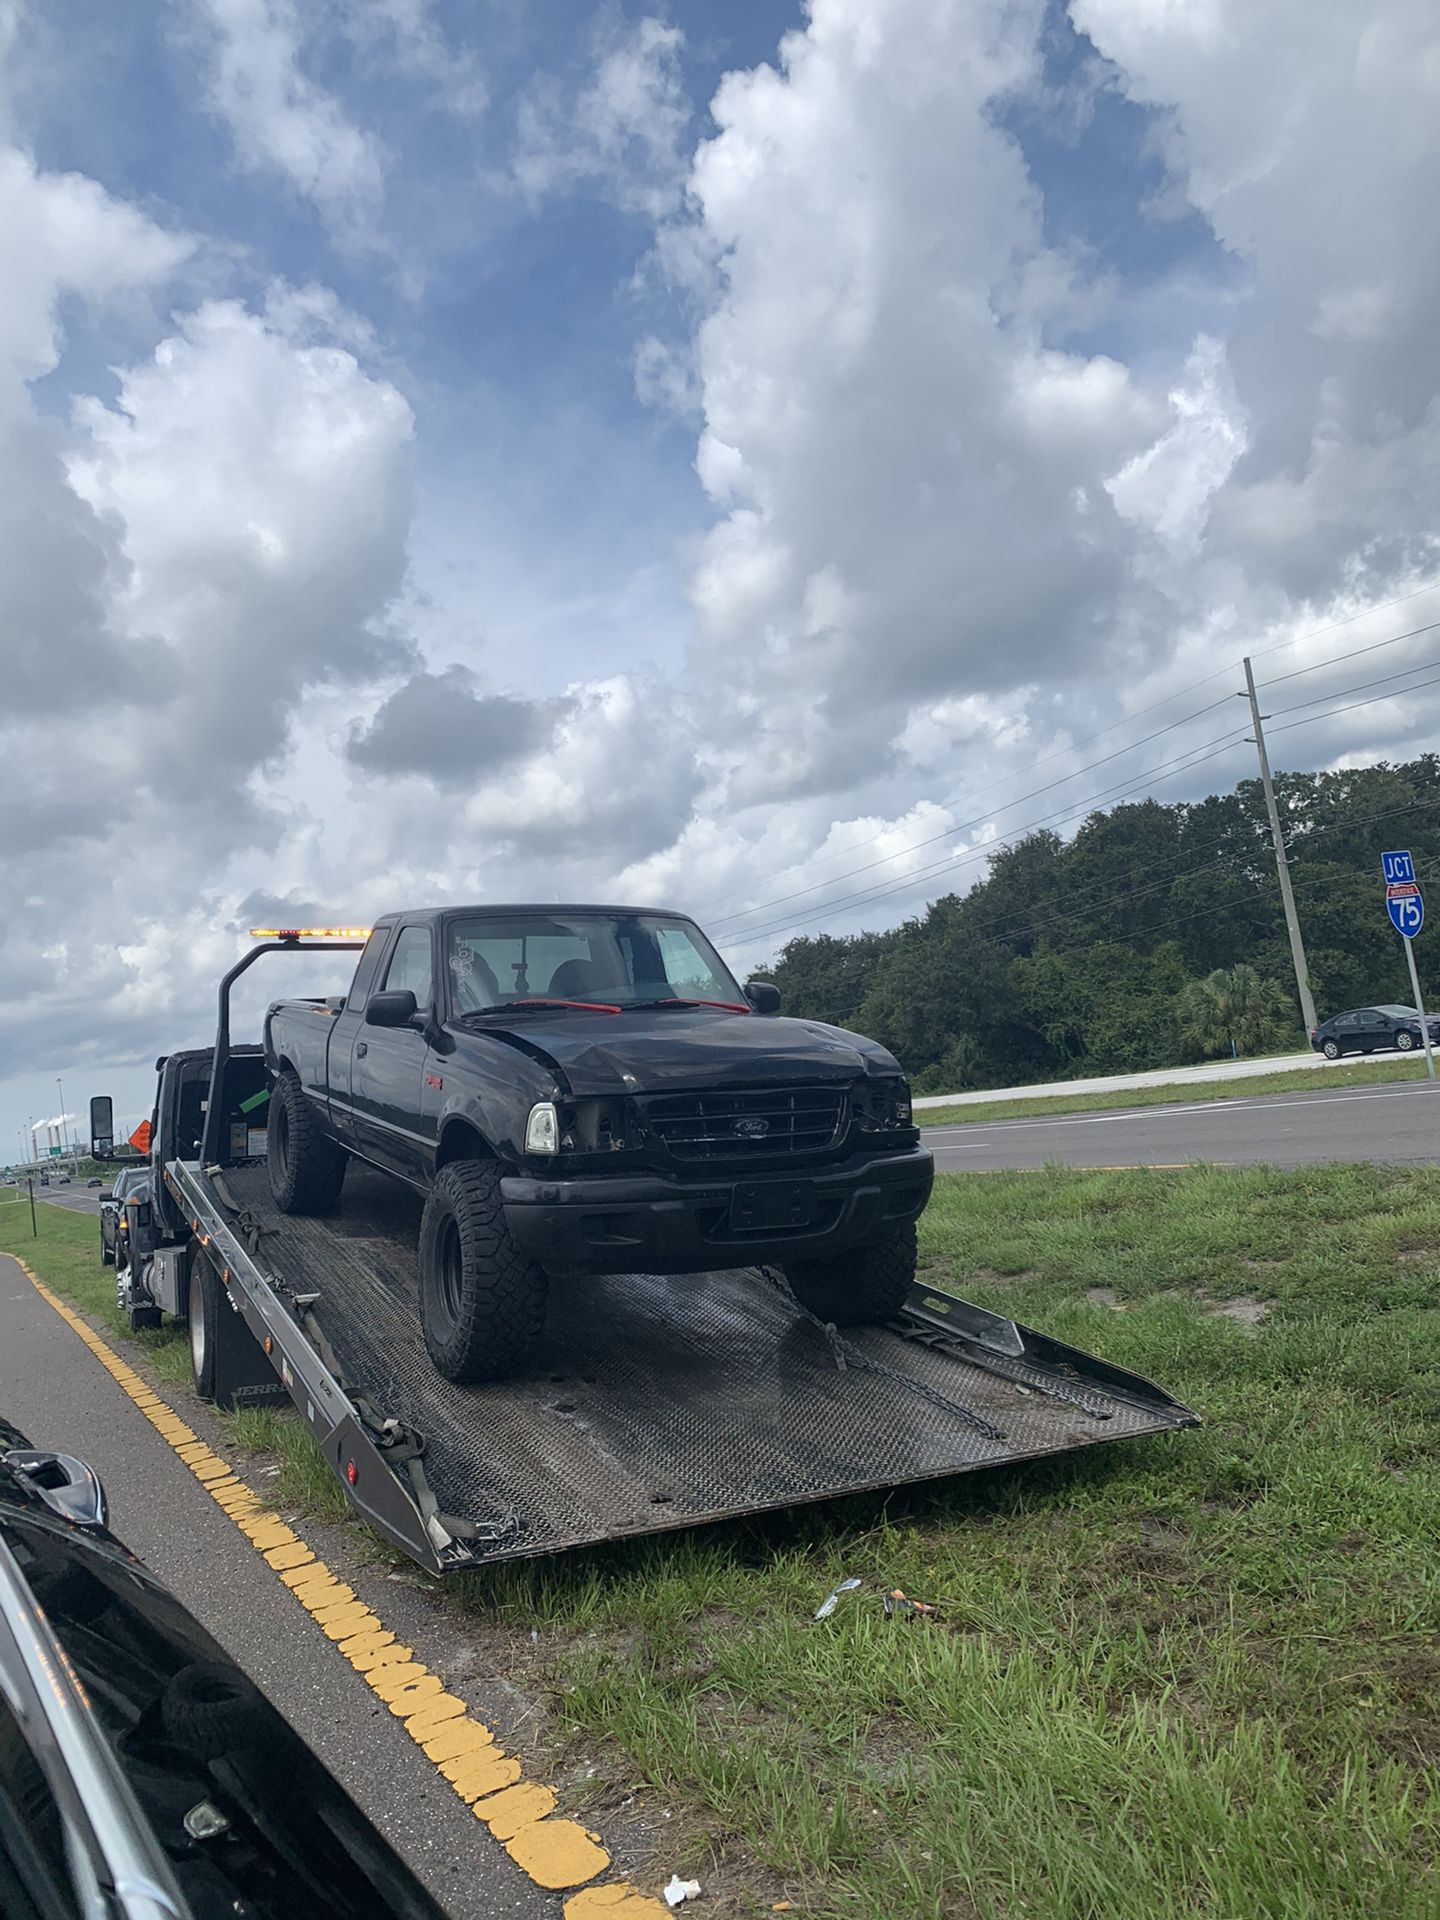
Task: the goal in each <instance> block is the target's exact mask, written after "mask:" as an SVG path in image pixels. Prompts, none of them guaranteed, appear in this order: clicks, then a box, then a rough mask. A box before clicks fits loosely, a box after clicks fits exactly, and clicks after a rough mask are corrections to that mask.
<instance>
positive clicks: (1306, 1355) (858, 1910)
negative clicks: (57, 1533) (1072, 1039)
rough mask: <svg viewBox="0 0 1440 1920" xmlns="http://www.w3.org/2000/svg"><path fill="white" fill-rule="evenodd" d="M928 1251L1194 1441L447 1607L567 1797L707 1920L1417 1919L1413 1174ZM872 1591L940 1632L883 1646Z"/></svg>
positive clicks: (980, 1191)
mask: <svg viewBox="0 0 1440 1920" xmlns="http://www.w3.org/2000/svg"><path fill="white" fill-rule="evenodd" d="M45 1211H46V1212H47V1214H48V1215H49V1218H48V1219H47V1222H46V1225H45V1228H44V1230H43V1231H44V1238H43V1240H42V1242H41V1244H40V1246H39V1248H38V1249H37V1250H36V1251H35V1252H33V1253H32V1252H31V1250H30V1247H29V1246H28V1245H27V1242H28V1235H29V1222H28V1210H27V1218H26V1220H25V1222H24V1233H23V1235H22V1234H20V1233H19V1232H18V1231H17V1225H16V1223H13V1222H12V1221H11V1220H9V1219H8V1218H4V1217H0V1245H3V1246H5V1247H7V1248H9V1247H13V1248H14V1250H16V1251H19V1252H21V1253H23V1254H26V1256H27V1257H29V1258H31V1259H32V1260H33V1261H34V1262H35V1264H37V1266H38V1267H39V1268H40V1270H41V1271H42V1272H43V1273H44V1274H45V1277H46V1278H48V1279H49V1280H50V1281H51V1283H52V1284H53V1285H55V1286H57V1287H59V1288H61V1289H62V1290H63V1291H65V1292H67V1293H68V1294H70V1295H71V1297H72V1298H75V1299H77V1300H79V1301H80V1302H81V1304H83V1305H86V1306H88V1307H91V1308H92V1310H95V1311H99V1312H101V1313H102V1314H103V1313H104V1308H105V1296H106V1294H107V1292H108V1291H109V1289H110V1280H109V1275H108V1272H106V1273H104V1274H103V1275H101V1270H100V1269H99V1268H98V1267H97V1266H95V1264H94V1255H93V1233H94V1226H93V1222H90V1221H88V1220H77V1217H76V1216H73V1215H68V1214H63V1213H61V1212H60V1211H59V1210H58V1209H48V1210H45ZM80 1228H83V1229H84V1230H85V1231H84V1233H83V1235H82V1234H81V1233H80V1232H79V1231H78V1229H80ZM923 1244H924V1257H925V1259H926V1261H927V1263H928V1268H929V1270H930V1272H931V1273H932V1274H933V1276H934V1277H935V1279H936V1280H937V1282H943V1283H944V1284H947V1285H950V1286H953V1287H955V1288H957V1289H958V1290H960V1291H962V1292H964V1293H965V1294H966V1295H967V1296H969V1297H970V1298H973V1299H977V1300H979V1301H981V1302H983V1303H984V1304H985V1305H987V1306H990V1307H993V1308H996V1309H999V1310H1002V1311H1004V1312H1006V1313H1008V1314H1011V1315H1013V1316H1014V1317H1016V1318H1019V1319H1021V1320H1024V1321H1027V1322H1029V1323H1031V1324H1038V1325H1040V1326H1043V1327H1044V1328H1045V1329H1046V1330H1047V1331H1049V1332H1051V1333H1054V1334H1056V1335H1058V1336H1059V1337H1060V1338H1062V1339H1066V1340H1070V1341H1072V1342H1074V1343H1075V1344H1077V1345H1081V1346H1085V1347H1088V1348H1090V1349H1091V1350H1093V1351H1097V1352H1100V1353H1103V1354H1105V1355H1106V1356H1107V1357H1109V1358H1111V1359H1114V1360H1116V1361H1119V1362H1120V1363H1122V1364H1123V1365H1126V1366H1130V1367H1133V1368H1136V1369H1137V1370H1139V1371H1140V1372H1143V1373H1147V1374H1149V1375H1151V1376H1152V1377H1154V1378H1157V1379H1159V1380H1160V1381H1162V1382H1163V1383H1164V1384H1165V1385H1166V1386H1168V1387H1170V1388H1171V1389H1172V1390H1173V1391H1175V1392H1176V1393H1178V1394H1179V1395H1180V1396H1181V1397H1182V1398H1184V1399H1186V1400H1187V1401H1188V1402H1189V1403H1190V1404H1191V1405H1193V1406H1194V1407H1196V1408H1197V1410H1198V1411H1200V1412H1201V1413H1202V1414H1203V1415H1204V1417H1205V1421H1206V1425H1205V1427H1204V1428H1203V1429H1202V1430H1200V1431H1198V1432H1189V1433H1182V1434H1176V1435H1172V1436H1168V1437H1165V1438H1163V1439H1159V1440H1152V1441H1144V1442H1135V1443H1129V1444H1123V1445H1120V1446H1115V1447H1110V1448H1102V1449H1099V1450H1097V1451H1095V1452H1092V1453H1087V1454H1084V1455H1080V1456H1072V1457H1070V1458H1069V1459H1065V1460H1060V1461H1055V1462H1050V1463H1041V1464H1038V1465H1037V1466H1035V1467H1033V1468H1030V1469H1026V1470H1020V1471H1016V1470H1009V1471H1004V1470H1002V1471H999V1472H996V1473H994V1474H989V1475H983V1476H973V1477H970V1478H968V1479H962V1480H958V1481H955V1482H953V1483H951V1484H950V1485H948V1486H945V1487H938V1488H930V1489H920V1490H916V1491H912V1492H910V1493H904V1494H898V1495H895V1496H892V1497H891V1499H890V1500H889V1501H888V1502H880V1501H869V1500H852V1501H848V1502H844V1503H839V1504H837V1505H834V1506H830V1507H827V1508H823V1509H814V1510H809V1511H802V1512H798V1513H796V1514H792V1515H788V1516H782V1517H779V1518H777V1519H772V1520H766V1521H763V1522H752V1523H746V1524H736V1525H733V1526H727V1527H722V1528H716V1529H711V1530H709V1531H705V1532H698V1533H695V1534H691V1535H686V1536H679V1537H673V1538H661V1539H659V1540H656V1541H651V1542H648V1543H646V1542H641V1543H636V1544H634V1545H630V1546H626V1547H616V1548H613V1549H608V1550H606V1551H604V1552H601V1553H598V1554H591V1555H585V1556H572V1557H570V1558H566V1559H562V1560H558V1561H553V1562H550V1563H543V1562H542V1563H536V1564H524V1563H522V1564H519V1565H512V1566H510V1567H501V1568H496V1569H494V1570H493V1571H491V1572H490V1573H488V1574H478V1575H471V1576H468V1577H466V1578H465V1579H463V1580H462V1581H460V1582H457V1583H454V1584H452V1585H451V1586H450V1587H449V1588H447V1589H445V1590H444V1594H443V1596H442V1598H443V1600H444V1601H445V1602H446V1603H447V1604H448V1605H449V1606H450V1607H451V1608H452V1609H453V1610H454V1614H455V1625H456V1627H457V1628H462V1629H463V1628H464V1626H465V1623H466V1622H467V1621H468V1622H469V1623H471V1629H472V1630H473V1631H474V1632H475V1633H476V1635H477V1637H478V1638H481V1639H483V1641H484V1644H485V1646H486V1648H487V1654H486V1657H487V1658H490V1657H493V1656H494V1655H495V1651H496V1649H501V1650H503V1651H504V1657H505V1658H506V1660H507V1661H508V1663H509V1665H510V1666H511V1667H512V1668H513V1670H514V1671H516V1673H517V1675H518V1677H519V1678H520V1679H521V1680H522V1682H523V1683H524V1684H525V1685H527V1686H528V1687H530V1688H532V1689H536V1690H539V1691H541V1692H543V1694H544V1695H545V1697H546V1698H547V1699H548V1700H549V1701H550V1703H551V1706H552V1709H553V1710H552V1712H551V1714H550V1715H549V1719H548V1725H546V1726H545V1727H544V1728H543V1729H542V1730H541V1735H540V1738H541V1742H542V1745H543V1746H544V1747H546V1748H548V1749H549V1752H548V1758H549V1761H550V1763H551V1764H552V1765H553V1766H554V1767H555V1768H556V1770H557V1773H570V1772H572V1771H573V1770H574V1769H576V1768H578V1769H579V1770H580V1771H581V1772H583V1771H584V1769H585V1767H589V1766H593V1767H595V1768H597V1772H596V1774H595V1777H594V1780H593V1782H592V1783H591V1791H592V1793H593V1794H594V1795H595V1796H596V1805H597V1818H598V1819H599V1820H600V1821H601V1824H602V1825H603V1824H604V1821H605V1819H606V1810H607V1809H613V1808H614V1807H616V1806H618V1805H620V1804H621V1802H622V1801H623V1799H624V1797H625V1796H626V1795H629V1794H632V1793H636V1792H639V1794H640V1797H641V1801H642V1802H643V1803H646V1804H652V1805H661V1806H664V1807H667V1808H671V1809H673V1810H674V1819H673V1822H672V1824H671V1826H670V1827H669V1828H668V1829H666V1830H665V1832H664V1834H663V1836H662V1842H663V1848H664V1861H665V1866H666V1871H667V1872H668V1870H669V1866H670V1864H671V1863H672V1862H673V1864H675V1865H681V1866H685V1867H687V1868H688V1869H693V1870H697V1871H698V1874H699V1877H700V1879H701V1880H702V1882H703V1883H704V1884H705V1886H706V1898H705V1905H706V1909H707V1911H709V1912H712V1913H715V1914H717V1915H720V1916H726V1915H735V1916H738V1915H742V1914H749V1913H763V1912H769V1911H771V1910H772V1908H773V1905H774V1903H775V1901H776V1900H778V1899H780V1898H782V1897H783V1898H788V1899H789V1900H791V1901H792V1902H793V1903H794V1911H796V1912H798V1913H803V1914H806V1915H811V1916H817V1917H818V1916H823V1917H825V1920H829V1917H830V1916H834V1917H835V1920H839V1916H846V1917H847V1920H850V1917H858V1916H865V1917H866V1920H939V1917H941V1916H943V1920H1022V1916H1023V1920H1181V1917H1182V1916H1184V1917H1185V1920H1242V1917H1243V1920H1251V1917H1252V1916H1264V1917H1265V1920H1361V1917H1362V1916H1364V1917H1366V1920H1368V1916H1371V1915H1374V1916H1377V1917H1378V1916H1381V1915H1383V1916H1385V1917H1386V1920H1433V1916H1434V1915H1435V1914H1436V1912H1437V1911H1440V1877H1437V1843H1440V1784H1437V1782H1440V1776H1437V1762H1440V1563H1437V1557H1436V1555H1435V1552H1434V1539H1435V1515H1436V1512H1437V1510H1440V1182H1437V1180H1436V1177H1435V1175H1434V1174H1433V1173H1432V1172H1430V1171H1428V1170H1423V1169H1419V1170H1414V1169H1412V1170H1400V1169H1378V1168H1371V1167H1338V1168H1337V1167H1325V1168H1316V1169H1311V1170H1301V1171H1297V1172H1272V1171H1269V1170H1265V1169H1235V1170H1229V1169H1226V1170H1208V1169H1204V1168H1199V1169H1193V1170H1188V1171H1185V1172H1179V1173H1150V1174H1146V1173H1139V1172H1133V1173H1086V1172H1071V1171H1064V1170H1050V1171H1047V1172H1044V1173H1039V1174H1026V1175H1023V1176H1021V1175H1011V1174H1004V1173H1000V1174H991V1175H987V1176H986V1177H985V1178H983V1179H977V1178H975V1177H973V1176H972V1177H966V1176H962V1175H947V1176H944V1177H942V1178H941V1180H940V1181H939V1182H938V1183H937V1186H936V1194H935V1199H934V1202H933V1203H932V1205H931V1208H930V1210H929V1212H928V1214H927V1215H926V1218H925V1222H924V1228H923ZM106 1318H107V1319H109V1321H110V1324H111V1326H112V1328H113V1325H114V1322H113V1318H112V1317H111V1316H109V1315H107V1316H106ZM149 1344H150V1345H151V1347H152V1357H153V1359H154V1360H155V1361H156V1362H157V1363H161V1364H164V1363H165V1362H166V1361H167V1359H168V1358H169V1355H170V1353H171V1352H172V1351H173V1350H174V1349H175V1346H176V1343H175V1342H174V1341H173V1340H170V1341H168V1342H167V1341H166V1340H165V1338H164V1337H163V1336H162V1337H161V1338H160V1339H159V1340H154V1339H152V1340H151V1342H150V1343H149ZM181 1357H182V1358H183V1349H182V1350H181ZM262 1421H263V1424H264V1426H265V1429H266V1431H265V1433H264V1434H263V1435H261V1434H259V1433H258V1432H257V1435H256V1436H255V1439H256V1441H257V1442H258V1443H259V1444H264V1445H266V1446H267V1447H271V1448H274V1447H277V1446H278V1447H280V1448H281V1449H282V1450H283V1451H284V1453H285V1457H286V1458H287V1459H289V1460H291V1461H292V1462H294V1463H296V1465H295V1468H294V1470H295V1472H296V1474H297V1475H298V1474H299V1472H300V1469H299V1465H298V1462H299V1461H300V1459H301V1457H302V1454H303V1449H297V1448H295V1447H293V1446H292V1444H291V1441H290V1439H288V1438H287V1437H286V1436H287V1435H293V1434H294V1433H297V1432H298V1431H299V1430H298V1428H297V1427H296V1424H295V1423H294V1422H293V1421H291V1420H277V1419H275V1418H274V1417H273V1416H266V1417H262ZM236 1437H240V1436H239V1435H237V1436H236ZM301 1438H302V1439H303V1438H304V1436H303V1434H302V1435H301ZM308 1444H309V1443H308V1440H307V1441H306V1442H305V1445H306V1446H307V1447H308ZM302 1485H303V1482H302V1480H301V1479H299V1478H297V1479H296V1480H295V1481H294V1482H293V1491H292V1492H290V1493H287V1495H286V1496H285V1497H286V1499H287V1503H288V1501H289V1500H290V1499H292V1498H297V1499H298V1498H300V1497H301V1492H300V1489H301V1487H302ZM316 1497H317V1498H318V1497H324V1498H328V1497H329V1490H328V1489H321V1488H319V1487H317V1489H316ZM852 1574H853V1575H858V1576H859V1577H860V1578H861V1579H862V1580H863V1581H864V1583H865V1584H864V1586H863V1587H862V1588H861V1590H860V1591H859V1592H857V1593H852V1594H849V1595H847V1596H846V1597H845V1598H844V1599H843V1600H842V1601H841V1602H840V1605H839V1607H838V1608H837V1610H836V1612H835V1614H834V1615H833V1616H832V1618H831V1619H829V1620H828V1621H824V1622H819V1623H816V1622H814V1621H813V1620H812V1619H811V1615H812V1614H813V1612H814V1609H815V1607H816V1605H817V1604H818V1603H819V1600H820V1598H821V1597H822V1596H823V1595H824V1594H825V1593H826V1592H827V1591H828V1590H829V1588H830V1587H832V1586H833V1585H834V1584H835V1583H836V1581H838V1580H839V1579H841V1578H843V1577H845V1576H848V1575H852ZM895 1585H898V1586H902V1587H904V1588H905V1590H906V1591H907V1592H908V1593H911V1594H914V1595H917V1596H919V1597H921V1598H924V1599H927V1600H931V1601H933V1602H935V1603H936V1604H937V1605H938V1606H939V1607H940V1609H941V1611H940V1613H939V1614H938V1615H937V1616H935V1617H934V1618H931V1619H910V1620H895V1621H887V1620H886V1619H885V1618H884V1616H883V1613H882V1610H881V1605H880V1595H881V1593H882V1592H883V1590H884V1589H885V1588H886V1587H888V1586H895ZM532 1629H538V1630H539V1633H540V1639H539V1644H538V1645H532V1643H531V1638H530V1635H531V1630H532ZM486 1670H487V1671H488V1670H490V1669H489V1668H487V1669H486Z"/></svg>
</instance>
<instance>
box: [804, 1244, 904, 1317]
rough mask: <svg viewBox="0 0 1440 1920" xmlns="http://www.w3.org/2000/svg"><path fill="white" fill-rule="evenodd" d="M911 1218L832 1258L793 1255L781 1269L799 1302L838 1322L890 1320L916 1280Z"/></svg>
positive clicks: (819, 1315)
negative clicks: (888, 1231)
mask: <svg viewBox="0 0 1440 1920" xmlns="http://www.w3.org/2000/svg"><path fill="white" fill-rule="evenodd" d="M915 1260H916V1239H915V1223H914V1221H913V1220H912V1221H911V1222H910V1223H909V1224H908V1225H906V1226H903V1227H899V1228H897V1229H896V1230H895V1231H894V1232H893V1233H889V1234H887V1235H886V1236H885V1238H884V1239H883V1240H876V1241H874V1242H873V1243H872V1244H871V1245H870V1246H868V1247H855V1248H852V1249H851V1251H850V1252H849V1253H840V1254H836V1255H835V1257H834V1258H833V1259H831V1260H796V1261H793V1262H789V1263H787V1265H786V1268H785V1278H786V1279H787V1280H788V1281H789V1282H790V1291H791V1292H792V1293H793V1294H794V1295H795V1298H796V1299H797V1300H798V1301H799V1302H800V1304H801V1306H802V1307H808V1308H809V1310H810V1312H811V1313H813V1314H814V1315H815V1316H816V1318H817V1319H819V1320H827V1321H829V1322H830V1323H831V1324H832V1325H834V1326H837V1327H863V1326H868V1325H870V1324H872V1323H873V1322H876V1321H882V1320H892V1319H893V1318H894V1317H895V1315H896V1314H897V1313H898V1312H899V1311H900V1309H901V1307H903V1306H904V1304H905V1301H906V1298H907V1296H908V1295H909V1292H910V1289H911V1287H912V1286H913V1284H914V1281H915Z"/></svg>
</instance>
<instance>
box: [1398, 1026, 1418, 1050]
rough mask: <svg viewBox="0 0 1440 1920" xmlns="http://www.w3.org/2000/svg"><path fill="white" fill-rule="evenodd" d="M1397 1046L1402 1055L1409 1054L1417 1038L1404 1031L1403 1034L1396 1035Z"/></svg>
mask: <svg viewBox="0 0 1440 1920" xmlns="http://www.w3.org/2000/svg"><path fill="white" fill-rule="evenodd" d="M1395 1044H1396V1046H1397V1047H1398V1048H1399V1049H1400V1051H1401V1053H1409V1051H1410V1049H1411V1048H1412V1047H1413V1046H1414V1044H1415V1036H1414V1034H1413V1033H1406V1032H1404V1031H1403V1030H1402V1031H1401V1032H1399V1033H1397V1034H1396V1036H1395Z"/></svg>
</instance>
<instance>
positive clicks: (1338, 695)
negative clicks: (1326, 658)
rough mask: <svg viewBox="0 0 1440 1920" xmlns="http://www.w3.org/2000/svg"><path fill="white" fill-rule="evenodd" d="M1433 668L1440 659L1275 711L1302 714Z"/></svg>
mask: <svg viewBox="0 0 1440 1920" xmlns="http://www.w3.org/2000/svg"><path fill="white" fill-rule="evenodd" d="M1437 624H1440V623H1437ZM1431 667H1440V659H1436V660H1419V661H1417V662H1416V664H1415V665H1414V666H1413V667H1401V669H1400V670H1399V672H1398V673H1382V674H1380V675H1378V676H1377V677H1376V678H1375V679H1374V680H1357V681H1356V682H1355V684H1354V686H1353V687H1332V688H1331V690H1330V691H1329V693H1317V694H1316V696H1315V698H1314V699H1313V700H1297V701H1296V702H1295V704H1294V706H1293V707H1277V708H1276V709H1275V711H1276V714H1277V715H1278V714H1285V713H1301V712H1303V711H1304V709H1305V708H1306V707H1321V706H1324V704H1325V702H1326V701H1327V700H1340V699H1343V698H1344V696H1345V695H1346V694H1347V693H1363V692H1364V691H1365V689H1366V688H1367V687H1384V686H1388V685H1389V683H1390V682H1391V681H1392V680H1407V679H1409V677H1410V675H1411V674H1412V673H1426V672H1428V671H1429V669H1430V668H1431ZM1395 691H1396V692H1397V693H1408V692H1409V688H1408V687H1397V688H1396V689H1395Z"/></svg>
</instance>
